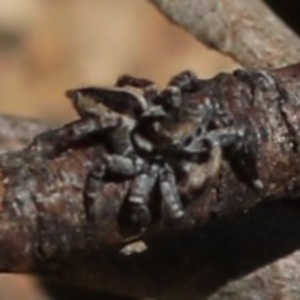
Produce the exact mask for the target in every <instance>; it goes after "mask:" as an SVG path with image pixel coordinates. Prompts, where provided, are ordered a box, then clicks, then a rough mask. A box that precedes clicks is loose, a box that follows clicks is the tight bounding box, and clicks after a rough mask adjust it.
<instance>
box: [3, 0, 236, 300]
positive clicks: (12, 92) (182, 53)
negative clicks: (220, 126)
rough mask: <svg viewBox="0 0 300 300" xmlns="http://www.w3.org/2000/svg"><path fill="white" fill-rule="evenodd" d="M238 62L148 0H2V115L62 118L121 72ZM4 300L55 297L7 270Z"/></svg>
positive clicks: (158, 76)
mask: <svg viewBox="0 0 300 300" xmlns="http://www.w3.org/2000/svg"><path fill="white" fill-rule="evenodd" d="M233 67H234V65H233V63H232V61H231V60H230V59H228V58H226V57H224V56H221V55H219V54H217V53H216V52H214V51H212V50H209V49H207V48H206V47H205V46H203V45H201V44H200V43H199V42H197V41H196V40H195V39H194V38H193V37H190V36H189V35H188V34H187V33H185V32H184V31H183V30H181V29H179V28H177V27H176V26H173V25H171V24H170V23H169V22H168V21H167V20H166V19H165V18H164V17H163V16H162V15H160V13H159V12H158V11H156V10H155V8H154V7H152V6H151V5H150V4H149V3H148V2H147V1H146V0H144V1H141V0H8V1H7V0H0V112H1V113H5V114H14V115H20V116H29V117H34V118H39V119H43V120H50V121H54V122H58V123H62V122H65V121H68V120H70V119H71V118H74V117H75V114H74V111H73V110H72V108H71V106H70V103H69V102H68V100H67V99H66V98H65V97H64V91H65V90H66V89H67V88H72V87H77V86H82V85H89V84H104V85H105V84H113V83H114V81H115V79H116V77H117V76H118V75H120V74H121V73H130V74H135V75H137V76H144V77H149V78H152V79H154V80H155V81H156V82H158V83H159V84H160V85H163V84H164V83H165V82H166V81H167V80H168V79H169V78H170V76H172V75H173V74H175V73H176V72H179V71H182V70H184V69H193V70H195V71H196V72H197V73H198V74H199V75H200V76H201V77H209V76H212V75H214V74H215V73H217V72H220V71H229V70H232V68H233ZM2 299H5V300H10V299H11V300H15V299H16V300H18V299H24V300H29V299H30V300H35V299H36V300H42V299H53V298H51V297H50V296H46V295H45V294H44V293H43V292H42V291H40V290H39V289H38V288H36V285H35V283H34V282H33V281H31V280H30V279H27V278H24V277H16V276H0V300H2ZM64 299H75V298H73V297H72V296H70V297H69V298H66V297H65V298H64ZM78 299H79V298H78Z"/></svg>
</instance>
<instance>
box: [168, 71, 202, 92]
mask: <svg viewBox="0 0 300 300" xmlns="http://www.w3.org/2000/svg"><path fill="white" fill-rule="evenodd" d="M198 84H199V78H198V76H197V75H196V73H194V72H192V71H189V70H187V71H184V72H181V73H179V74H177V75H175V76H174V77H173V78H172V79H171V80H170V81H169V83H168V86H173V87H177V88H179V89H180V90H184V91H190V90H193V89H195V88H197V86H198Z"/></svg>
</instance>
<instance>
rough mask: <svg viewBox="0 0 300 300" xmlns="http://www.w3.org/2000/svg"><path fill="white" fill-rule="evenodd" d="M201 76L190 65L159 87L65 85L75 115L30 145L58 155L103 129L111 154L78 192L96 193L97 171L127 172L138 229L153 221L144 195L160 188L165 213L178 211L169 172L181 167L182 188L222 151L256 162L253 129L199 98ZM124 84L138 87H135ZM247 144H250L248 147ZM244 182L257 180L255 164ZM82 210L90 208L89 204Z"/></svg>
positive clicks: (209, 169) (213, 169) (194, 185)
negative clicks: (68, 88)
mask: <svg viewBox="0 0 300 300" xmlns="http://www.w3.org/2000/svg"><path fill="white" fill-rule="evenodd" d="M203 84H204V82H203V81H201V80H199V79H198V78H197V77H196V75H194V74H193V73H192V72H189V71H187V72H183V73H180V74H178V75H177V76H175V77H173V79H172V80H171V81H170V82H169V84H168V85H167V88H166V89H164V90H163V91H161V92H160V91H158V89H157V88H156V87H155V84H154V83H153V82H152V81H149V80H146V79H141V78H134V77H131V76H127V75H125V76H122V77H120V78H119V79H118V81H117V83H116V86H115V87H113V88H103V87H100V88H97V87H87V88H80V89H75V90H70V91H68V92H67V96H68V97H69V98H70V99H71V100H72V102H73V105H74V107H75V109H76V111H77V112H78V114H79V115H80V117H81V118H80V119H79V120H77V121H75V122H72V123H70V124H67V125H65V126H63V127H61V128H59V129H57V130H54V131H50V132H46V133H44V134H42V135H40V136H38V137H37V138H36V139H35V140H34V141H33V143H32V145H31V146H30V147H33V148H35V150H36V151H39V152H40V153H42V154H43V155H45V156H48V157H51V156H55V155H57V154H58V153H59V152H60V151H62V150H64V149H67V148H68V147H69V146H70V145H71V144H72V143H73V142H75V141H78V140H81V139H84V138H85V137H86V136H87V135H89V134H91V133H93V132H106V133H109V134H108V135H107V136H108V142H109V147H110V152H111V154H109V155H107V156H106V157H105V161H106V164H105V166H104V167H102V168H100V169H99V167H98V166H95V168H94V169H93V170H92V171H91V173H90V174H89V176H88V179H87V182H86V187H85V198H86V199H88V201H87V203H89V205H92V204H93V203H95V202H97V201H99V200H100V197H101V194H100V191H101V185H102V182H103V178H104V177H105V176H107V174H109V175H110V176H112V177H113V176H114V175H115V176H118V177H120V176H121V177H124V178H132V177H133V178H134V181H133V183H132V187H131V190H130V193H129V196H128V199H127V204H128V208H129V216H128V219H129V225H130V227H132V228H134V231H135V232H137V233H138V234H142V233H143V232H144V231H145V230H146V229H147V227H148V225H149V223H150V222H151V220H152V215H151V212H150V209H149V201H150V194H151V192H152V191H153V190H154V189H155V186H156V185H157V186H158V188H159V192H160V196H161V203H162V207H163V216H164V218H165V219H166V220H178V219H181V218H182V217H184V215H185V213H184V209H183V204H182V202H181V200H180V197H179V194H178V190H177V184H176V177H177V176H176V175H177V174H178V173H181V174H184V178H185V187H186V189H201V188H202V187H203V186H204V185H205V183H206V182H208V181H209V180H210V179H213V178H214V177H215V176H216V175H217V174H218V171H219V169H220V165H221V161H222V157H223V153H224V151H227V152H228V151H229V152H230V153H231V154H232V153H234V155H235V156H236V157H238V161H239V162H240V164H241V165H243V163H244V160H245V159H247V160H249V159H250V160H251V159H252V160H253V161H254V162H255V154H254V152H255V149H253V147H254V148H255V138H256V137H255V134H253V133H252V132H250V133H249V132H246V131H247V126H243V124H235V123H234V122H232V120H231V116H230V114H229V113H228V112H227V111H226V110H225V109H224V108H222V105H220V103H213V102H212V101H211V100H210V99H209V97H204V99H203V101H200V102H199V95H198V92H199V91H202V90H203ZM129 88H135V89H141V90H142V94H139V93H137V91H134V90H130V89H129ZM253 145H254V146H253ZM248 177H249V182H250V184H252V185H253V186H254V187H258V188H260V187H261V182H260V181H259V180H258V176H257V172H256V168H255V164H254V165H253V168H252V169H251V168H250V171H248ZM87 210H90V211H92V209H91V208H87Z"/></svg>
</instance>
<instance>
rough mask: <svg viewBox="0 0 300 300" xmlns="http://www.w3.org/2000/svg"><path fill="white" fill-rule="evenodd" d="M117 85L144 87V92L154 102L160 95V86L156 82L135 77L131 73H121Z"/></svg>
mask: <svg viewBox="0 0 300 300" xmlns="http://www.w3.org/2000/svg"><path fill="white" fill-rule="evenodd" d="M115 85H116V86H117V87H126V86H129V87H134V88H139V89H142V91H143V93H144V97H145V98H146V99H147V100H148V101H149V102H150V103H152V102H153V101H154V99H156V97H157V96H158V93H159V91H158V88H157V86H156V84H155V83H154V82H153V81H151V80H148V79H145V78H137V77H133V76H131V75H127V74H125V75H121V76H120V77H119V78H118V79H117V81H116V84H115Z"/></svg>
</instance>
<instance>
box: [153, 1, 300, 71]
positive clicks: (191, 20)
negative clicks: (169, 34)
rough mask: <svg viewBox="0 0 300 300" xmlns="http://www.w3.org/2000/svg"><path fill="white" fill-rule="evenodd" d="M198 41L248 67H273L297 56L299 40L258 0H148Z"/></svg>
mask: <svg viewBox="0 0 300 300" xmlns="http://www.w3.org/2000/svg"><path fill="white" fill-rule="evenodd" d="M150 1H151V2H152V3H153V4H154V5H156V7H158V8H159V9H160V10H161V11H162V12H163V13H164V15H166V16H167V17H168V18H169V19H170V20H171V21H172V22H174V23H175V24H177V25H179V26H181V27H183V28H185V29H186V30H187V31H188V32H189V33H191V34H193V35H194V36H195V37H196V38H197V39H198V40H199V41H201V42H204V43H205V44H206V45H208V46H210V47H212V48H214V49H216V50H218V51H220V52H223V53H225V54H229V55H230V56H232V57H233V58H234V59H235V60H236V61H237V62H239V63H240V64H241V65H243V66H245V67H247V68H271V67H272V68H274V67H281V66H284V65H287V64H292V63H296V62H297V61H299V59H300V55H299V53H300V41H299V38H298V37H297V35H296V34H295V33H294V32H293V31H292V30H291V29H290V28H288V27H287V26H286V25H285V24H284V23H283V22H282V21H281V20H280V19H279V18H278V17H277V16H276V15H275V14H274V13H273V12H272V11H270V9H269V8H268V7H267V6H266V5H265V4H264V3H263V2H262V1H260V0H253V1H243V0H211V1H205V0H186V1H181V0H150Z"/></svg>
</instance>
